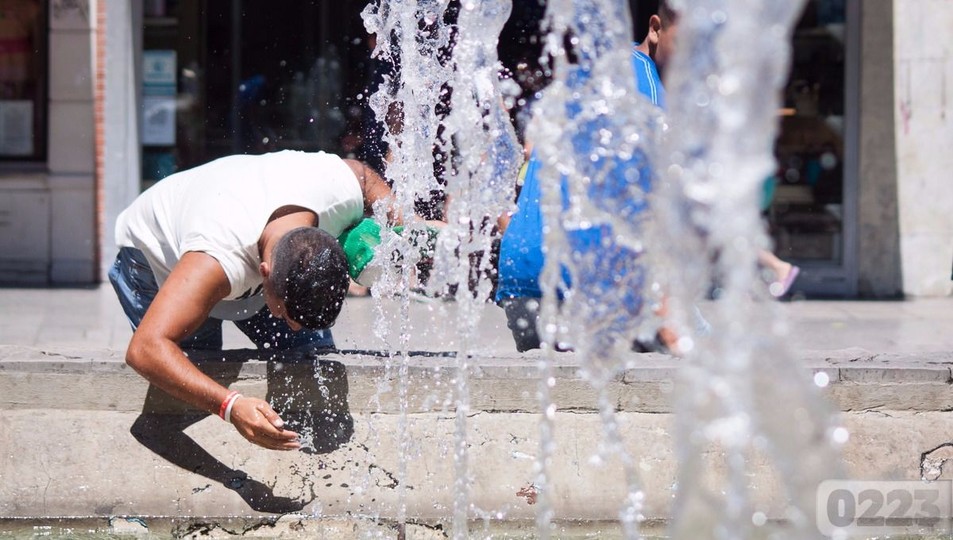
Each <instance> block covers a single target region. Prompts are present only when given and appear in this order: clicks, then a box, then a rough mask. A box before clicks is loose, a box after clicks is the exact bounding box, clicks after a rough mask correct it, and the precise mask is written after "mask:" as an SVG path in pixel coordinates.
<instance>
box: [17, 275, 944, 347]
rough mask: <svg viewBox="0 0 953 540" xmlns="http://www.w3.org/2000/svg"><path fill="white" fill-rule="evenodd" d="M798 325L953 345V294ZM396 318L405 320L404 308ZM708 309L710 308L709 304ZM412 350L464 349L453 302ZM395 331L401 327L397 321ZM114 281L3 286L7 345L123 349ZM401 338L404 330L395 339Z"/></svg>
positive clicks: (821, 305)
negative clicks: (54, 286) (59, 286)
mask: <svg viewBox="0 0 953 540" xmlns="http://www.w3.org/2000/svg"><path fill="white" fill-rule="evenodd" d="M778 308H779V309H780V311H781V312H782V314H784V316H786V317H787V318H788V320H789V321H790V323H791V327H792V329H793V332H792V339H793V340H794V343H793V344H792V345H793V346H794V347H795V349H798V350H830V349H846V348H851V347H859V348H863V349H866V350H868V351H873V352H891V353H917V352H936V351H953V297H947V298H931V299H917V300H907V301H895V302H865V301H819V300H807V301H795V302H790V303H783V304H781V305H779V306H778ZM387 310H388V313H389V315H388V319H387V320H391V321H398V320H403V319H402V318H401V317H399V316H397V315H396V314H397V312H398V308H397V306H396V305H394V304H391V305H389V307H388V308H387ZM703 310H704V307H703ZM378 320H379V319H378V316H377V313H376V308H375V305H374V301H373V299H371V298H350V299H348V301H347V304H346V305H345V308H344V311H343V312H342V315H341V318H340V319H339V320H338V323H337V325H336V326H335V329H334V332H335V338H336V341H337V345H338V347H339V348H342V349H383V348H387V345H386V344H385V341H384V340H383V339H381V338H380V337H379V336H378V334H380V333H383V334H384V335H385V336H386V334H387V332H388V330H387V329H386V327H384V326H381V325H380V324H379V323H378ZM407 320H409V321H410V324H411V325H412V337H411V342H410V344H409V345H410V348H411V349H412V350H456V349H457V348H458V347H459V344H458V343H456V339H457V331H456V327H457V325H458V323H457V321H456V314H455V310H454V309H453V306H452V304H446V303H444V302H440V301H435V302H429V303H428V302H420V301H414V302H412V303H411V306H410V315H409V317H408V318H407ZM224 326H225V336H224V338H225V347H226V348H245V347H251V342H250V341H248V340H247V338H245V336H244V335H242V334H241V332H239V331H238V330H237V329H236V328H235V327H234V326H233V325H230V324H225V325H224ZM390 328H391V330H390V332H391V336H396V335H397V333H396V330H395V328H397V327H396V326H395V325H391V326H390ZM131 334H132V333H131V331H130V329H129V326H128V324H127V322H126V320H125V317H124V316H123V314H122V311H121V309H120V307H119V303H118V301H117V300H116V299H115V297H114V295H113V292H112V290H111V288H109V286H108V285H107V286H102V287H98V288H86V289H14V288H0V344H2V345H23V346H69V347H84V348H87V347H88V348H96V349H102V348H108V349H117V350H122V349H124V348H125V346H126V343H127V342H128V340H129V337H130V336H131ZM474 341H475V342H476V344H477V350H479V351H482V352H485V353H509V352H513V349H512V341H511V339H510V336H509V331H508V330H507V328H506V323H505V319H504V317H503V312H502V310H500V309H499V308H497V307H495V306H492V305H489V306H487V309H486V310H485V312H484V315H483V320H482V321H481V324H480V327H479V328H478V331H477V333H476V335H475V338H474ZM389 342H390V344H391V345H396V344H397V340H396V337H391V338H390V340H389Z"/></svg>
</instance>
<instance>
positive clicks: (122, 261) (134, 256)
mask: <svg viewBox="0 0 953 540" xmlns="http://www.w3.org/2000/svg"><path fill="white" fill-rule="evenodd" d="M109 281H110V283H112V285H113V289H115V291H116V296H118V297H119V303H120V304H122V310H123V311H124V312H125V313H126V318H128V319H129V324H131V325H132V330H133V331H135V330H136V328H137V327H138V326H139V323H140V322H142V318H143V317H144V316H145V314H146V310H148V309H149V306H150V305H151V304H152V300H153V299H155V297H156V293H158V292H159V286H158V285H157V284H156V277H155V274H153V273H152V269H151V268H149V263H148V262H147V261H146V258H145V255H143V254H142V252H141V251H139V250H138V249H136V248H128V247H124V248H119V254H118V255H117V256H116V262H115V263H113V265H112V268H110V269H109ZM233 322H234V323H235V326H237V327H238V329H239V330H241V331H242V332H243V333H244V334H245V335H246V336H248V338H249V339H250V340H252V342H253V343H254V344H255V346H256V347H258V348H259V349H265V348H268V349H270V350H278V351H283V350H289V349H295V348H298V347H305V346H307V347H309V348H310V349H313V350H315V351H319V350H328V349H334V338H333V337H332V336H331V331H330V330H307V329H302V330H300V331H298V332H295V331H293V330H292V329H291V328H290V327H289V326H288V323H286V322H285V321H284V319H277V318H275V317H272V315H271V312H269V311H268V307H267V306H265V307H263V308H261V310H260V311H258V313H256V314H255V315H253V316H252V317H250V318H248V319H244V320H241V321H233ZM179 346H180V347H182V348H183V349H192V350H216V351H218V350H221V349H222V320H221V319H215V318H212V317H209V318H208V319H207V320H206V321H205V323H204V324H202V326H201V327H199V329H198V330H196V331H195V332H194V333H192V335H190V336H189V337H187V338H185V339H184V340H182V341H181V342H179Z"/></svg>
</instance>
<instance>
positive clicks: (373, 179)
mask: <svg viewBox="0 0 953 540" xmlns="http://www.w3.org/2000/svg"><path fill="white" fill-rule="evenodd" d="M344 162H345V163H347V166H348V167H350V168H351V171H352V172H353V173H354V176H356V177H357V182H358V183H359V184H360V185H361V193H362V194H363V195H364V213H365V214H367V215H371V214H373V213H374V203H376V202H377V201H384V204H386V205H387V207H386V208H387V219H388V221H390V222H391V223H393V224H395V225H399V224H401V223H403V221H404V220H403V216H402V215H401V214H400V211H399V210H398V209H397V208H396V207H395V206H394V194H393V192H392V191H391V189H390V186H388V185H387V182H385V181H384V179H383V178H381V175H380V174H378V173H377V171H375V170H374V169H373V167H368V166H367V164H365V163H364V162H362V161H358V160H356V159H345V160H344Z"/></svg>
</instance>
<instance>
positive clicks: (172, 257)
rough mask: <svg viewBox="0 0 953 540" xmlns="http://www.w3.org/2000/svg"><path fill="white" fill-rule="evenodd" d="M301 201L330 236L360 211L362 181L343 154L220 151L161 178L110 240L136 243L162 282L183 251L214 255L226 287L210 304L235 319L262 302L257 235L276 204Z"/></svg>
mask: <svg viewBox="0 0 953 540" xmlns="http://www.w3.org/2000/svg"><path fill="white" fill-rule="evenodd" d="M288 205H294V206H301V207H303V208H307V209H309V210H311V211H313V212H315V213H316V214H317V215H318V227H319V228H321V229H322V230H324V231H327V232H328V233H330V234H331V235H332V236H334V237H335V238H336V237H337V236H339V235H340V234H341V233H342V232H343V231H344V229H346V228H348V227H350V226H351V225H353V224H355V223H357V222H358V221H359V220H360V219H361V217H362V216H363V212H364V198H363V195H362V193H361V186H360V184H359V183H358V180H357V178H356V177H355V176H354V173H353V171H351V169H350V167H348V166H347V164H346V163H344V161H343V160H342V159H341V158H339V157H338V156H335V155H333V154H325V153H324V152H318V153H308V152H297V151H291V150H286V151H282V152H275V153H272V154H264V155H257V156H251V155H237V156H230V157H225V158H221V159H218V160H215V161H212V162H210V163H207V164H205V165H201V166H199V167H196V168H194V169H189V170H187V171H183V172H180V173H177V174H174V175H172V176H169V177H168V178H165V179H163V180H161V181H159V182H158V183H157V184H156V185H154V186H153V187H151V188H149V189H148V190H146V191H145V192H143V193H142V195H140V196H139V197H138V198H137V199H136V200H135V201H134V202H133V203H132V205H130V206H129V208H127V209H126V210H124V211H123V212H122V213H121V214H120V215H119V218H118V220H117V221H116V245H118V246H120V247H134V248H138V249H139V250H141V251H142V252H143V253H144V254H145V256H146V259H147V260H148V261H149V266H150V267H151V268H152V271H153V273H154V274H155V276H156V281H157V283H158V284H159V285H160V286H161V285H162V283H163V282H165V280H166V278H168V277H169V273H171V272H172V267H174V266H175V264H176V263H177V262H178V261H179V259H181V257H182V255H183V254H185V253H186V252H189V251H201V252H203V253H208V254H209V255H211V256H212V257H214V258H215V259H216V260H217V261H218V262H219V264H221V265H222V269H224V270H225V275H226V276H227V277H228V282H229V284H231V292H230V293H229V295H228V296H227V297H226V298H225V300H223V301H221V302H220V303H219V304H218V305H216V306H215V308H214V309H213V310H212V313H211V316H212V317H215V318H219V319H228V320H241V319H246V318H248V317H251V316H253V315H254V314H255V313H257V312H258V311H259V310H260V309H261V308H262V307H264V305H265V301H264V297H263V295H262V294H261V284H262V279H261V274H260V273H259V270H258V266H259V264H260V263H261V259H260V257H259V254H258V240H259V238H260V237H261V233H262V231H263V230H264V228H265V225H266V224H267V222H268V218H269V217H271V215H272V214H273V213H274V211H275V210H277V209H278V208H281V207H282V206H288Z"/></svg>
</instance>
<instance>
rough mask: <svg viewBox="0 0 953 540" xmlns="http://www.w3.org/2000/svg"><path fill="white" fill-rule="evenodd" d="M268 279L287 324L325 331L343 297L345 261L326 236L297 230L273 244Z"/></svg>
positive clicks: (312, 230)
mask: <svg viewBox="0 0 953 540" xmlns="http://www.w3.org/2000/svg"><path fill="white" fill-rule="evenodd" d="M269 279H271V284H272V286H273V287H274V290H275V292H276V293H277V294H278V297H279V298H281V299H282V300H284V303H285V311H286V312H287V314H288V316H289V317H290V318H291V320H293V321H295V322H297V323H298V324H300V325H302V326H304V327H305V328H309V329H321V328H329V327H330V326H331V325H333V324H334V321H335V319H337V317H338V314H340V313H341V307H342V306H343V305H344V297H345V296H346V295H347V287H348V284H349V280H348V273H347V257H345V256H344V250H343V249H341V246H340V244H338V241H337V240H336V239H335V238H334V237H333V236H331V235H330V234H328V233H327V232H325V231H322V230H321V229H318V228H317V227H299V228H297V229H294V230H292V231H290V232H288V233H287V234H285V235H284V236H283V237H281V239H280V240H278V243H277V244H275V248H274V250H273V251H272V265H271V274H270V275H269Z"/></svg>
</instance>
